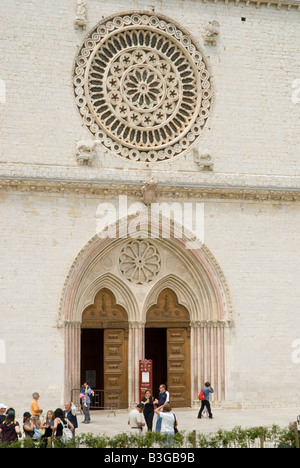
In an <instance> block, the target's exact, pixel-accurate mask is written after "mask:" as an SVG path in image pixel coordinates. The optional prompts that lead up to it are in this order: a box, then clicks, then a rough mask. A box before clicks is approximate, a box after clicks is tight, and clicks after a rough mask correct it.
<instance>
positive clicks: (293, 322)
mask: <svg viewBox="0 0 300 468" xmlns="http://www.w3.org/2000/svg"><path fill="white" fill-rule="evenodd" d="M87 5H88V12H87V28H86V31H83V30H82V28H81V27H78V29H74V20H75V16H76V2H75V1H74V2H73V3H72V2H69V1H61V0H52V1H51V2H50V1H47V2H45V1H38V0H35V1H31V2H20V1H17V0H10V2H6V4H5V6H4V8H3V11H4V20H3V28H2V30H1V41H2V43H3V44H4V47H3V50H4V52H5V53H4V57H3V61H2V67H1V72H0V79H1V80H4V82H5V89H6V93H5V100H1V102H0V107H1V111H2V117H1V139H0V140H1V141H0V187H1V191H0V216H1V217H0V225H1V245H2V248H1V250H0V264H1V265H2V268H1V281H0V290H1V295H0V297H1V299H0V301H1V311H2V312H1V317H2V327H1V332H0V378H1V381H5V384H6V385H5V388H6V390H5V391H4V389H3V390H2V391H0V400H1V402H2V401H3V402H4V403H7V404H9V405H12V406H15V407H16V408H17V409H18V410H19V412H20V413H21V412H22V411H25V410H27V409H28V408H29V404H30V400H31V394H32V393H33V392H35V391H38V392H40V395H41V400H40V405H41V407H43V409H44V410H47V409H50V408H53V409H55V408H56V407H58V406H60V405H61V404H63V399H64V395H63V390H64V388H63V386H64V379H65V378H66V376H65V375H64V330H63V329H62V328H59V327H58V326H57V317H58V312H59V305H60V300H61V295H62V288H63V285H64V282H65V278H66V276H67V275H68V273H69V269H70V267H71V265H72V263H73V261H74V259H75V257H76V256H77V255H78V253H79V252H80V250H81V249H82V248H83V247H84V246H85V245H86V244H87V243H88V242H89V240H90V239H91V238H92V237H93V236H94V235H95V234H96V229H97V207H98V205H99V203H102V202H105V201H113V202H117V199H118V196H119V195H120V194H122V195H126V194H128V195H129V196H130V200H131V202H137V201H141V192H140V190H141V186H142V185H143V183H144V181H145V180H148V179H150V178H151V177H154V178H155V179H156V180H157V182H158V187H159V193H158V201H160V202H163V201H167V202H168V201H178V202H180V203H185V202H194V203H196V202H204V205H205V218H204V223H205V224H204V226H205V232H204V234H205V237H204V242H205V245H206V246H207V247H208V249H209V250H210V252H212V254H213V256H214V257H215V259H216V261H217V262H218V264H219V265H220V268H221V269H222V271H223V273H224V276H225V278H226V281H227V284H228V288H229V291H230V297H231V301H232V312H233V320H234V327H232V328H227V329H226V401H225V402H224V405H225V404H227V405H244V406H248V405H249V406H252V407H253V405H255V408H257V407H259V406H286V405H287V404H289V405H296V404H298V395H299V391H300V386H299V378H298V375H299V363H297V360H295V359H293V351H294V349H295V348H293V343H295V341H296V340H299V339H300V329H299V320H298V319H297V317H298V304H299V299H300V297H299V296H300V293H299V287H298V278H299V273H300V271H299V236H298V226H299V221H300V220H299V216H300V211H299V122H300V104H299V103H298V101H297V99H293V93H294V97H295V91H297V90H296V89H295V86H294V87H293V84H294V85H295V80H297V79H299V69H298V64H299V61H300V51H299V47H298V44H299V39H300V37H299V36H300V28H299V26H298V25H299V15H300V12H299V10H298V8H296V7H295V6H294V2H291V3H290V7H289V6H288V5H285V4H283V5H282V6H281V8H279V7H277V5H276V4H275V5H274V4H272V3H270V4H266V3H264V2H261V4H257V3H254V2H250V3H249V2H247V3H245V2H236V3H235V2H223V1H219V2H218V3H213V2H207V3H204V2H201V1H187V0H184V1H177V0H176V1H172V2H170V1H159V2H152V4H150V2H146V1H129V2H124V3H123V4H122V2H115V1H113V2H112V1H101V2H99V1H98V0H88V2H87ZM152 7H154V13H157V14H158V13H160V14H163V15H167V16H169V17H171V18H172V20H174V21H175V22H177V23H179V24H181V25H182V26H183V27H184V28H186V29H187V30H188V31H190V33H191V34H192V35H193V37H194V38H195V39H196V41H197V42H198V43H199V44H200V47H201V48H203V49H204V50H205V53H206V56H207V60H208V62H209V65H210V67H211V70H212V75H213V86H214V93H215V100H214V109H213V115H212V118H211V120H210V122H209V125H208V126H207V128H206V131H205V133H204V135H203V137H202V138H201V140H199V144H198V150H199V154H210V155H211V156H212V158H213V162H214V171H208V172H203V171H200V169H199V165H198V164H197V161H196V160H195V154H194V152H193V151H191V152H188V153H187V154H185V155H184V156H182V157H179V158H174V159H173V160H171V161H167V162H165V161H164V162H158V163H153V164H149V163H138V162H134V161H128V160H125V159H124V158H120V157H119V156H117V155H114V154H112V153H110V152H108V151H106V150H105V149H104V148H103V147H102V146H98V147H97V149H96V155H95V158H94V160H93V163H92V165H91V166H81V165H78V163H77V160H76V144H77V142H78V141H80V140H82V139H86V138H91V135H90V134H89V132H88V130H87V129H86V128H85V127H84V126H83V124H82V120H81V117H80V115H79V113H78V110H77V108H76V105H75V102H74V91H73V85H72V73H73V63H74V59H75V55H76V53H77V51H78V49H79V47H80V46H81V44H82V42H83V39H84V36H85V34H87V32H88V31H89V30H90V29H91V28H92V27H94V26H95V25H96V24H97V23H98V22H99V21H101V20H102V19H103V18H104V17H107V16H109V15H112V14H115V13H117V12H120V11H125V10H130V11H135V10H149V9H150V10H151V9H152ZM214 19H215V20H217V21H218V22H219V24H220V33H219V35H218V37H217V42H216V45H215V46H212V45H204V40H203V36H202V34H203V32H204V28H205V25H206V24H207V23H208V22H209V21H211V20H214ZM287 389H288V390H287ZM287 394H288V398H287ZM287 400H288V401H287Z"/></svg>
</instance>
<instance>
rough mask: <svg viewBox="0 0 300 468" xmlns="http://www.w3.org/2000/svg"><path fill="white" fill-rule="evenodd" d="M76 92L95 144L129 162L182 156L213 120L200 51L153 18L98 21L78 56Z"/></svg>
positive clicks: (181, 34)
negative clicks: (211, 119)
mask: <svg viewBox="0 0 300 468" xmlns="http://www.w3.org/2000/svg"><path fill="white" fill-rule="evenodd" d="M74 87H75V96H76V102H77V105H78V108H79V110H80V113H81V115H82V117H83V120H84V123H85V124H86V125H87V127H88V128H89V130H90V131H91V132H92V134H93V135H94V136H95V138H96V139H97V140H100V141H101V143H102V144H103V145H104V146H106V147H107V148H108V149H110V150H111V151H113V152H114V153H117V154H119V155H120V156H122V157H124V158H128V159H132V160H137V161H159V160H165V159H170V158H172V157H174V156H177V155H179V154H183V153H185V152H186V151H187V150H189V149H190V147H191V146H193V145H194V144H195V142H196V141H197V140H198V138H199V137H201V135H202V133H203V129H204V127H205V125H206V123H207V120H208V118H209V116H210V110H211V100H212V92H211V81H210V74H209V71H208V69H207V66H206V62H205V59H204V58H203V53H202V52H201V51H200V50H199V47H198V46H197V45H196V44H195V43H194V41H193V40H192V39H191V38H190V36H189V35H188V33H187V32H186V31H183V30H182V28H179V26H177V25H175V24H174V23H173V22H170V20H168V19H166V18H163V17H157V16H151V15H150V14H149V13H147V14H146V13H145V14H124V15H120V16H115V17H112V18H110V19H108V20H105V21H103V22H101V23H100V24H99V25H98V26H97V27H96V28H95V29H94V30H93V31H92V32H91V33H90V34H89V36H88V37H87V38H86V40H85V42H84V45H83V46H82V48H81V50H80V52H79V54H78V56H77V59H76V64H75V77H74Z"/></svg>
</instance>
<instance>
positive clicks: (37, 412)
mask: <svg viewBox="0 0 300 468" xmlns="http://www.w3.org/2000/svg"><path fill="white" fill-rule="evenodd" d="M39 398H40V395H39V394H38V393H37V392H35V393H33V395H32V402H31V406H30V413H31V416H32V417H33V420H34V422H35V423H36V428H37V429H39V428H40V425H41V423H40V416H41V414H42V412H43V410H41V409H40V407H39V404H38V400H39Z"/></svg>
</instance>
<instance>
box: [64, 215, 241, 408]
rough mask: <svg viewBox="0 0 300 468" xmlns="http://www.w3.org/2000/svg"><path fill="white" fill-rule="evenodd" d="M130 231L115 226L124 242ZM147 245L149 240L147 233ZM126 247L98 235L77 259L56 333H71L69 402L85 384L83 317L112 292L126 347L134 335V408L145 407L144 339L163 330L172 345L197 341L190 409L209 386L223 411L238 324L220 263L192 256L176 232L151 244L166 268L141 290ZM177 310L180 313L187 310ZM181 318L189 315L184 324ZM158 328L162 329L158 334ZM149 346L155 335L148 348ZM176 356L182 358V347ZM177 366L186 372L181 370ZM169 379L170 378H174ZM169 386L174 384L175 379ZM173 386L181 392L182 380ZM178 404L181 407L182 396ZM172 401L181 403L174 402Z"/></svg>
mask: <svg viewBox="0 0 300 468" xmlns="http://www.w3.org/2000/svg"><path fill="white" fill-rule="evenodd" d="M132 220H133V219H132V218H130V220H129V219H128V220H127V221H128V223H129V221H130V222H131V221H132ZM124 223H125V221H124V220H122V222H121V221H119V222H118V223H117V224H116V232H117V234H118V232H119V231H120V232H121V228H123V226H124ZM142 224H143V223H142ZM145 226H147V224H146V223H145ZM174 228H175V227H174ZM122 232H123V231H122ZM142 238H143V236H142V235H141V239H142ZM144 238H145V239H147V232H145V235H144ZM149 242H150V241H149ZM127 243H128V239H123V238H122V237H118V236H117V238H116V239H111V238H109V237H104V238H99V236H98V235H96V236H94V237H93V238H92V239H90V240H89V242H88V243H87V244H86V245H85V246H84V247H83V248H82V250H81V251H80V252H79V253H78V255H77V257H76V258H75V260H74V262H73V263H72V266H71V268H70V270H69V271H68V274H67V277H66V280H65V284H64V287H63V290H62V293H61V299H60V307H59V311H58V319H57V326H58V327H59V328H62V329H63V331H64V342H65V376H66V379H65V396H66V398H69V396H70V394H71V391H72V389H76V388H79V385H80V380H81V370H80V367H81V362H80V361H81V349H80V348H81V331H82V329H83V328H84V327H83V328H82V319H83V317H82V314H83V312H84V311H86V310H88V308H89V307H90V306H91V305H93V304H94V303H95V297H96V295H97V294H98V292H100V291H101V290H102V289H105V288H106V289H108V290H109V291H113V296H114V297H115V304H117V305H119V306H121V307H122V308H123V309H124V311H126V314H127V316H128V318H127V320H128V329H127V328H126V327H125V328H123V330H125V332H124V337H125V340H126V332H127V333H128V367H127V375H128V377H127V378H128V406H132V405H135V404H136V402H137V401H139V360H141V359H145V358H146V357H149V356H148V355H147V354H145V338H147V337H145V333H146V334H149V333H151V332H150V331H146V332H145V328H146V329H155V328H157V331H156V333H158V329H161V330H162V332H161V333H162V334H163V333H165V334H166V337H165V342H166V343H167V331H166V330H169V332H168V333H171V332H172V333H173V334H174V333H176V329H180V330H185V332H186V337H184V340H185V342H187V341H188V340H190V355H189V356H188V357H187V358H185V360H186V359H190V396H188V397H187V400H186V401H187V402H188V401H189V399H190V401H191V405H198V404H199V402H198V398H197V395H198V393H199V388H200V387H201V386H202V385H203V382H205V380H211V381H212V382H213V383H214V389H215V394H214V399H215V401H218V402H220V404H222V402H225V400H226V374H227V373H228V372H229V371H228V370H227V366H226V361H227V358H226V354H227V351H228V349H229V347H228V346H226V343H227V342H230V339H231V328H232V327H233V325H234V322H233V312H232V305H231V298H230V293H229V287H228V285H227V282H226V278H225V275H224V273H223V271H222V269H221V268H220V266H219V264H218V262H217V260H216V259H215V257H214V256H213V254H212V253H211V252H210V250H209V249H208V248H207V247H206V246H205V245H203V246H202V248H201V249H195V250H189V249H186V246H185V238H182V239H181V238H177V237H175V233H173V232H172V236H171V237H170V239H161V238H159V239H151V243H152V244H155V247H156V249H157V251H158V252H159V255H160V258H161V259H162V260H163V261H162V262H161V263H160V269H159V271H158V272H157V276H156V277H155V278H154V279H153V280H152V281H148V282H144V284H139V283H138V284H135V283H134V282H132V281H130V278H129V279H128V278H127V277H125V276H124V274H123V272H122V270H121V269H120V260H122V258H121V254H122V252H123V250H124V247H125V245H127ZM121 266H122V265H121ZM166 289H169V290H171V292H172V294H171V293H170V295H169V299H168V301H172V298H173V299H174V301H173V303H172V302H170V303H172V304H173V306H172V307H173V309H174V311H177V315H176V314H175V317H174V318H173V320H172V321H171V322H172V325H173V326H169V325H168V324H167V323H168V319H167V317H166V316H165V315H166V310H165V309H166V308H167V311H168V307H169V305H167V306H166V305H165V304H163V300H164V299H163V295H162V296H161V298H160V299H159V296H160V294H161V293H162V292H163V291H164V290H166ZM174 294H175V296H174ZM168 301H167V302H168ZM176 301H177V302H176ZM159 302H160V304H159ZM154 306H156V307H154ZM177 306H181V307H180V309H178V307H177ZM90 310H92V309H90ZM178 310H181V311H183V310H185V315H184V314H183V316H182V317H183V320H182V321H181V322H180V321H179V318H180V315H179V316H178ZM155 311H156V314H157V313H158V314H159V313H161V318H160V320H158V316H157V315H155ZM152 314H154V315H152ZM151 315H152V318H151ZM85 319H86V317H85ZM178 322H179V323H178ZM155 323H158V326H154V324H155ZM126 326H127V325H126ZM109 327H110V325H109V326H107V327H106V328H105V327H103V326H102V325H101V327H100V328H99V329H103V330H105V329H106V330H110V329H111V328H109ZM113 329H114V328H113ZM114 330H115V329H114ZM164 330H165V331H164ZM103 333H104V332H103ZM153 333H155V331H153ZM189 333H190V336H189ZM173 337H174V335H173ZM177 337H178V336H177ZM103 339H104V338H103ZM149 339H150V340H151V338H149V335H148V338H147V340H148V342H149ZM152 340H153V339H152ZM154 340H155V336H154ZM147 346H148V345H147ZM174 354H175V356H176V355H178V354H180V349H179V348H178V346H177V349H176V350H175V353H173V355H174ZM176 365H177V366H178V367H179V363H178V364H176ZM173 367H174V366H173ZM175 367H176V366H175ZM185 368H187V366H186V364H185ZM165 373H166V374H168V372H167V371H166V372H165ZM167 380H170V379H168V376H167ZM176 380H177V382H176ZM160 383H162V382H160ZM173 383H174V384H176V383H177V384H179V383H180V379H179V377H177V378H175V381H173ZM172 392H173V397H174V398H175V397H176V396H177V395H176V394H177V393H178V394H179V393H180V392H177V388H174V390H172ZM178 398H179V400H180V399H181V397H180V396H179V395H178ZM183 400H184V401H185V399H183ZM124 401H125V400H124ZM172 401H173V403H174V399H172ZM182 404H183V403H182ZM180 405H181V403H180Z"/></svg>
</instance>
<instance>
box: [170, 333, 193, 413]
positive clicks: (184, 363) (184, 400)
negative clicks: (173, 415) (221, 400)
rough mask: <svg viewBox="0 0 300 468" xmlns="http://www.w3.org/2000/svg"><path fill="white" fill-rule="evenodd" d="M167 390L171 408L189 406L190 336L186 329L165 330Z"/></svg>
mask: <svg viewBox="0 0 300 468" xmlns="http://www.w3.org/2000/svg"><path fill="white" fill-rule="evenodd" d="M167 359H168V390H169V392H170V395H171V405H172V407H175V408H179V407H182V408H184V407H187V406H191V395H190V334H189V330H187V329H186V328H168V330H167Z"/></svg>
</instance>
